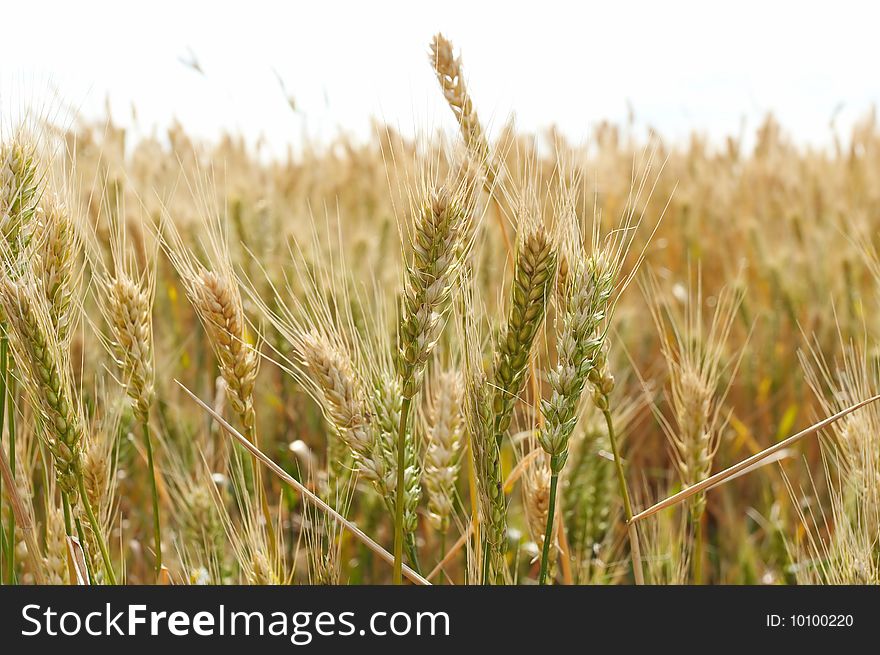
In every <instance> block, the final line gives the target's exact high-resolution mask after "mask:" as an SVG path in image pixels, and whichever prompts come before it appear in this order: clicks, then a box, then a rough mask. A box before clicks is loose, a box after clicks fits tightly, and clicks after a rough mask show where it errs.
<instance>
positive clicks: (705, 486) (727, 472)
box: [628, 395, 880, 524]
mask: <svg viewBox="0 0 880 655" xmlns="http://www.w3.org/2000/svg"><path fill="white" fill-rule="evenodd" d="M878 400H880V395H876V396H872V397H870V398H868V399H866V400H863V401H862V402H860V403H856V404H855V405H850V406H849V407H847V408H846V409H842V410H841V411H839V412H837V414H833V415H832V416H829V417H828V418H826V419H824V420H822V421H819V422H818V423H816V424H814V425H811V426H810V427H808V428H806V429H805V430H801V431H800V432H798V433H797V434H793V435H792V436H790V437H788V438H787V439H783V440H782V441H780V442H779V443H775V444H773V445H772V446H770V447H768V448H765V449H764V450H762V451H761V452H759V453H755V454H754V455H752V456H751V457H747V458H746V459H744V460H742V461H741V462H739V463H738V464H734V465H733V466H730V467H728V468H726V469H724V470H723V471H720V472H719V473H716V474H715V475H712V476H709V477H708V478H706V479H705V480H703V481H702V482H698V483H697V484H695V485H694V486H692V487H688V488H687V489H682V490H681V491H679V492H678V493H677V494H673V495H672V496H669V498H666V499H665V500H661V501H660V502H659V503H656V504H654V505H651V507H649V508H648V509H646V510H643V511H641V512H639V513H638V514H635V515H633V517H632V518H631V519H630V520H629V521H628V523H630V524H635V523H637V522H638V521H641V520H643V519H646V518H648V517H649V516H653V515H654V514H656V513H657V512H659V511H660V510H664V509H666V508H667V507H672V506H673V505H677V504H678V503H681V502H683V501H685V500H687V499H688V498H690V497H691V496H693V495H694V494H698V493H701V492H703V491H708V490H709V489H714V488H715V487H719V486H721V485H722V484H724V483H725V482H727V481H728V480H731V479H733V478H735V477H737V476H738V475H740V474H742V473H745V472H747V471H748V470H749V469H753V468H757V466H756V465H757V464H759V463H760V462H762V461H763V460H765V459H767V458H768V457H770V456H771V455H774V454H776V453H778V452H779V451H781V450H784V449H786V448H788V447H789V446H792V445H794V444H795V443H797V442H798V441H800V440H801V439H803V438H804V437H808V436H810V435H811V434H815V433H817V432H819V431H820V430H822V429H823V428H825V427H828V426H829V425H831V424H832V423H834V422H835V421H838V420H840V419H842V418H843V417H844V416H846V415H847V414H851V413H852V412H854V411H856V410H857V409H861V408H862V407H864V406H865V405H870V404H871V403H873V402H876V401H878Z"/></svg>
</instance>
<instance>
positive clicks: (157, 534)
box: [141, 416, 162, 576]
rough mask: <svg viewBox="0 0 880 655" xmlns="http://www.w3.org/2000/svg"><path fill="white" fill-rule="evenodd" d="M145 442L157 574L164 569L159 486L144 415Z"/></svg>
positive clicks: (147, 420) (147, 418)
mask: <svg viewBox="0 0 880 655" xmlns="http://www.w3.org/2000/svg"><path fill="white" fill-rule="evenodd" d="M141 429H142V430H143V435H144V444H145V446H146V448H147V468H148V469H149V474H150V492H151V494H152V497H153V543H154V548H155V550H156V575H157V576H158V575H159V573H160V572H161V571H162V524H161V523H160V522H159V488H158V485H157V483H156V467H155V464H154V462H153V440H152V438H151V436H150V420H149V417H148V416H144V417H143V420H142V421H141Z"/></svg>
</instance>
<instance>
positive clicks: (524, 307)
mask: <svg viewBox="0 0 880 655" xmlns="http://www.w3.org/2000/svg"><path fill="white" fill-rule="evenodd" d="M555 273H556V250H555V248H554V244H553V241H552V239H551V238H550V236H549V234H548V233H547V231H546V230H545V229H544V228H543V226H540V225H537V226H535V227H534V228H533V229H531V230H530V231H528V232H527V233H526V234H524V235H523V237H522V238H521V239H520V241H519V243H518V244H517V252H516V264H515V270H514V275H513V287H512V289H511V297H510V308H509V310H508V316H507V323H506V325H505V326H504V330H503V332H502V333H501V337H500V339H499V341H498V346H497V351H496V357H495V368H494V378H493V380H492V381H493V384H494V386H495V392H494V395H493V398H492V411H493V412H494V415H495V418H494V430H495V438H496V440H497V441H498V442H499V443H500V442H501V439H502V438H503V436H504V434H505V432H507V429H508V428H509V427H510V420H511V417H512V415H513V409H514V406H515V405H516V401H517V399H518V398H519V395H520V394H521V393H522V390H523V387H524V385H525V374H526V370H527V368H528V364H529V358H530V357H531V353H532V346H533V344H534V342H535V337H536V336H537V335H538V333H539V332H540V329H541V325H542V324H543V322H544V316H545V314H546V311H547V302H548V295H549V291H550V287H551V285H552V284H553V279H554V275H555Z"/></svg>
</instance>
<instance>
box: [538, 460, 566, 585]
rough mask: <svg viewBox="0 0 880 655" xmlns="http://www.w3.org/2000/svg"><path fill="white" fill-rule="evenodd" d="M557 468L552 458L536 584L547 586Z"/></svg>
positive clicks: (557, 479)
mask: <svg viewBox="0 0 880 655" xmlns="http://www.w3.org/2000/svg"><path fill="white" fill-rule="evenodd" d="M559 468H561V467H560V466H558V465H557V458H556V457H553V458H552V459H551V463H550V471H551V473H550V505H549V506H548V508H547V530H546V531H545V532H544V548H543V550H542V552H541V575H540V577H539V578H538V584H541V585H544V584H547V569H548V568H549V564H550V542H551V541H552V539H553V519H554V518H555V517H554V514H555V513H556V488H557V486H558V484H559V470H558V469H559Z"/></svg>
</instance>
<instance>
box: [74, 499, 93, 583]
mask: <svg viewBox="0 0 880 655" xmlns="http://www.w3.org/2000/svg"><path fill="white" fill-rule="evenodd" d="M76 536H77V538H78V539H79V545H80V548H82V549H83V562H84V563H85V565H86V576H88V579H89V582H90V583H91V584H94V583H95V573H94V571H92V563H91V562H90V561H89V557H88V555H86V554H85V549H86V533H85V530H83V526H82V521H80V520H79V517H78V516H77V517H76Z"/></svg>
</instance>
